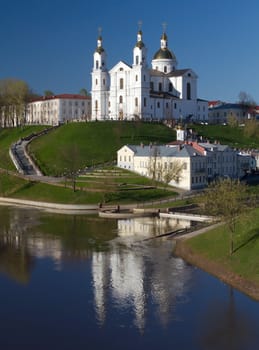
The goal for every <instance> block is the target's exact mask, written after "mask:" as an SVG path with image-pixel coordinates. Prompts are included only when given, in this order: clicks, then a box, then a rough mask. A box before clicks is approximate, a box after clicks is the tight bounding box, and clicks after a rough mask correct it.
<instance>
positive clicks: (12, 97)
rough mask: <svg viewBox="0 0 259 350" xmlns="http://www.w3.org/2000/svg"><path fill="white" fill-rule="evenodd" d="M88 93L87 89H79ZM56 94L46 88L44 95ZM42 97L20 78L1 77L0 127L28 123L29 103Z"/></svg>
mask: <svg viewBox="0 0 259 350" xmlns="http://www.w3.org/2000/svg"><path fill="white" fill-rule="evenodd" d="M79 94H81V95H88V92H87V90H86V89H84V88H82V89H81V90H80V91H79ZM50 95H51V96H53V95H55V94H54V93H53V92H52V91H51V90H45V91H44V96H50ZM38 97H40V95H39V94H37V93H35V92H34V91H33V90H32V89H31V88H30V86H29V85H28V84H27V83H26V82H25V81H23V80H20V79H0V128H1V127H2V128H5V127H14V126H21V125H24V124H25V123H26V120H25V118H26V108H27V104H28V103H29V102H31V101H32V100H34V99H37V98H38Z"/></svg>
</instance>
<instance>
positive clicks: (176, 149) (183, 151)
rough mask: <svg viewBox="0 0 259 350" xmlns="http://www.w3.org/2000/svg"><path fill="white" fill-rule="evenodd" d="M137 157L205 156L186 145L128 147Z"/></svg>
mask: <svg viewBox="0 0 259 350" xmlns="http://www.w3.org/2000/svg"><path fill="white" fill-rule="evenodd" d="M127 147H129V148H130V149H131V150H132V151H133V152H134V153H135V156H137V157H154V156H156V155H157V156H158V157H194V156H203V154H202V153H200V152H198V151H197V150H196V149H194V148H193V147H192V146H191V145H187V144H184V145H182V146H181V147H180V146H173V147H172V146H166V145H150V146H146V145H140V146H136V145H127Z"/></svg>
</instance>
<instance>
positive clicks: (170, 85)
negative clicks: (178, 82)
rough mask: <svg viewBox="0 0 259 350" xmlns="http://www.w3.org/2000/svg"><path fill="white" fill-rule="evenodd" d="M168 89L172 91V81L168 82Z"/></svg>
mask: <svg viewBox="0 0 259 350" xmlns="http://www.w3.org/2000/svg"><path fill="white" fill-rule="evenodd" d="M168 91H169V92H172V91H173V84H172V83H169V86H168Z"/></svg>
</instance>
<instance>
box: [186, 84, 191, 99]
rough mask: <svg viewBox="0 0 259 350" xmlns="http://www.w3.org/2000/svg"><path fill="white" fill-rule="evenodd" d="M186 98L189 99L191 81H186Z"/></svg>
mask: <svg viewBox="0 0 259 350" xmlns="http://www.w3.org/2000/svg"><path fill="white" fill-rule="evenodd" d="M186 88H187V100H190V99H191V83H187V86H186Z"/></svg>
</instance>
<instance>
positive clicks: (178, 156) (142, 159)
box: [117, 142, 251, 190]
mask: <svg viewBox="0 0 259 350" xmlns="http://www.w3.org/2000/svg"><path fill="white" fill-rule="evenodd" d="M250 158H251V157H250ZM248 163H249V162H248V158H247V156H246V157H244V156H241V155H240V154H238V152H237V151H235V150H233V149H232V148H230V147H229V146H226V145H220V144H211V143H199V144H198V143H196V142H189V143H188V142H187V143H183V144H181V145H172V146H171V145H170V146H169V145H163V146H158V145H150V146H144V145H140V146H135V145H125V146H123V147H122V148H121V149H119V150H118V151H117V166H118V167H120V168H124V169H128V170H131V171H134V172H136V173H138V174H140V175H143V176H146V177H150V178H152V177H154V173H155V179H156V180H158V181H162V182H166V177H167V175H168V174H170V172H172V171H173V170H172V169H173V168H174V165H175V164H177V165H181V172H180V175H179V176H178V178H177V179H175V180H171V181H170V182H169V184H170V185H172V186H175V187H178V188H182V189H185V190H192V189H198V188H202V187H205V186H206V185H207V184H208V183H209V182H210V181H212V180H214V179H215V178H218V177H230V178H241V177H242V176H244V175H245V172H246V171H247V166H248V165H247V164H248ZM169 177H170V176H169Z"/></svg>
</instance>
